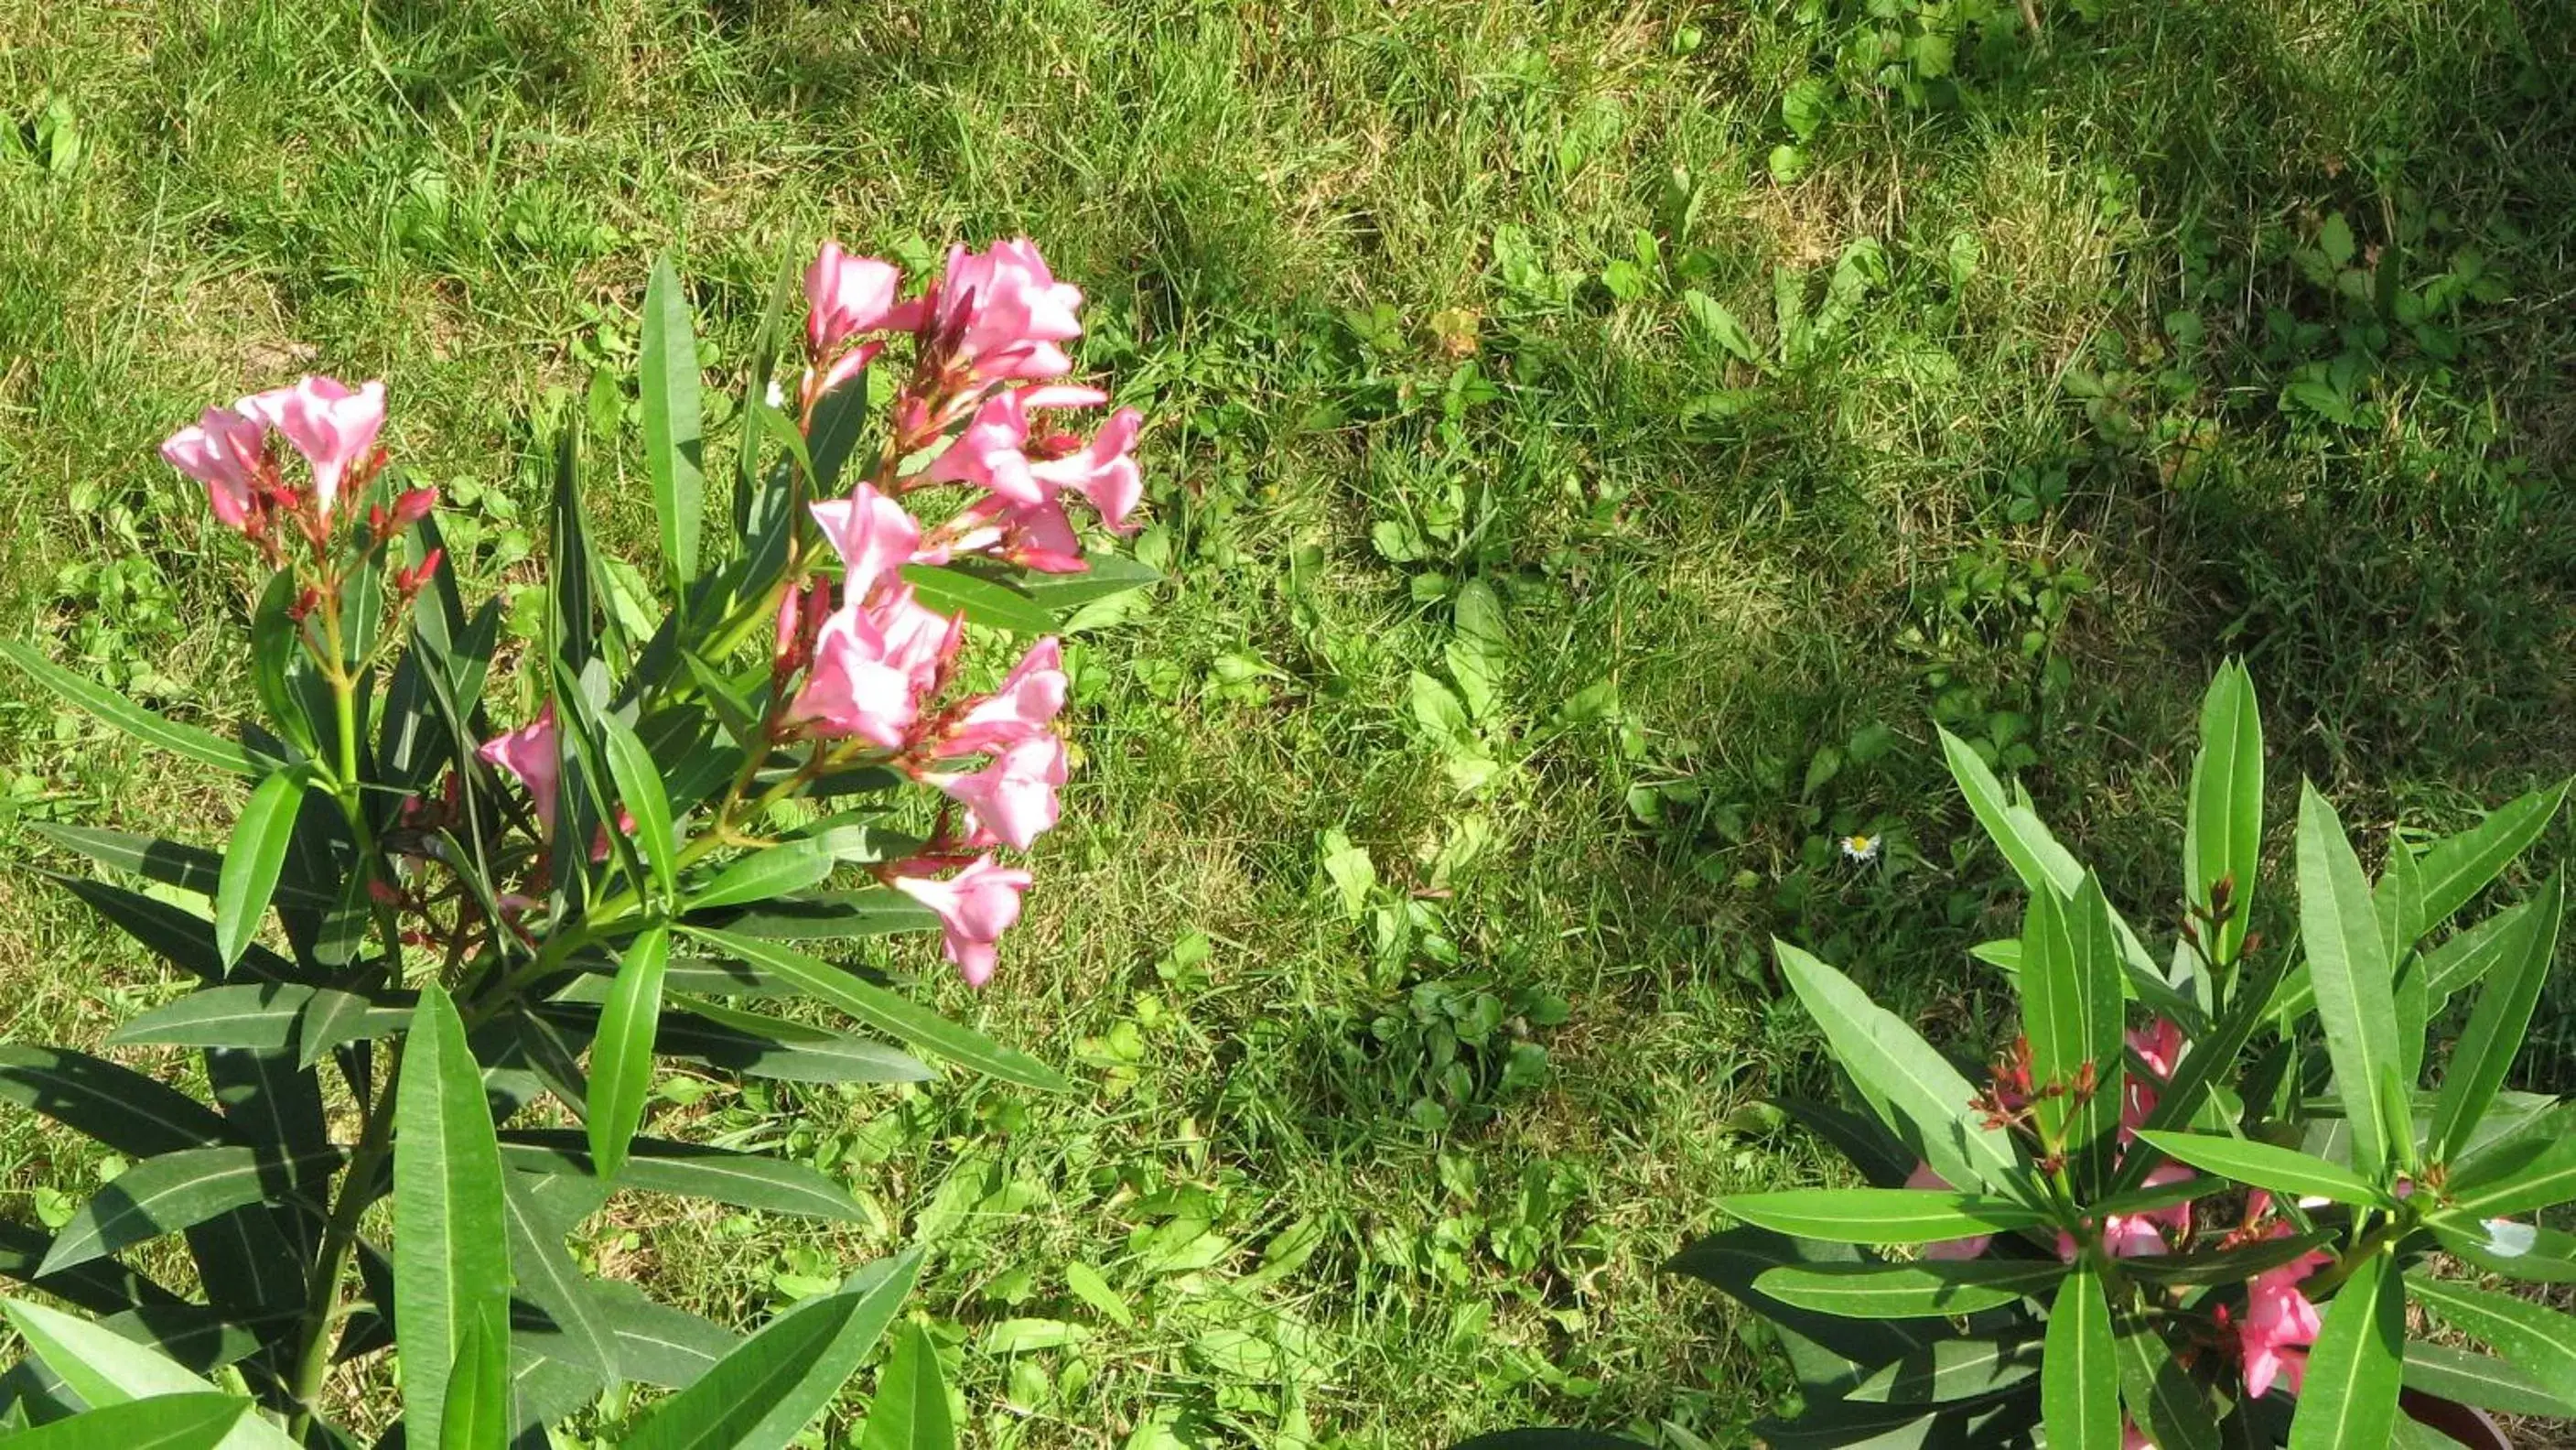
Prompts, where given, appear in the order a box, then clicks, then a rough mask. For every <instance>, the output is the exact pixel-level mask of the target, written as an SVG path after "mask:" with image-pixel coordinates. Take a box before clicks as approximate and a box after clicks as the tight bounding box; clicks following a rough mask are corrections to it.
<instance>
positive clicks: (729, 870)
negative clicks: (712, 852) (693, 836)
mask: <svg viewBox="0 0 2576 1450" xmlns="http://www.w3.org/2000/svg"><path fill="white" fill-rule="evenodd" d="M837 864H839V862H838V859H837V858H836V857H834V856H833V854H832V853H831V851H829V850H828V849H825V848H824V847H823V846H822V845H821V844H820V843H817V842H812V841H790V842H788V843H787V844H785V845H783V846H771V847H768V848H766V849H764V850H759V851H754V852H752V853H751V854H750V855H748V856H743V857H739V858H737V859H735V860H733V861H731V862H728V863H727V864H726V865H725V867H724V869H723V870H721V871H718V872H717V873H716V874H715V877H714V879H713V880H710V881H708V882H707V883H706V884H705V885H703V886H701V887H699V888H698V889H697V890H696V891H694V892H691V893H690V894H689V899H688V903H687V908H686V909H687V910H690V911H708V910H712V909H714V908H716V907H720V906H740V905H742V904H743V903H745V902H750V901H767V900H769V899H770V898H771V897H776V896H785V895H786V894H787V893H789V892H791V891H802V890H804V889H805V888H806V887H808V886H812V885H814V884H815V883H816V882H819V881H821V880H822V879H823V878H824V877H827V876H829V875H831V874H832V868H833V867H834V866H836V865H837Z"/></svg>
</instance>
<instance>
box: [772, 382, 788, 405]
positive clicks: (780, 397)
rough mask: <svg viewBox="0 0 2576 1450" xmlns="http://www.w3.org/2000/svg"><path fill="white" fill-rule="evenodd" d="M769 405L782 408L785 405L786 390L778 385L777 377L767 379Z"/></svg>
mask: <svg viewBox="0 0 2576 1450" xmlns="http://www.w3.org/2000/svg"><path fill="white" fill-rule="evenodd" d="M769 406H771V407H773V408H784V407H786V406H787V390H786V389H784V388H782V387H780V386H778V379H776V378H771V379H770V380H769Z"/></svg>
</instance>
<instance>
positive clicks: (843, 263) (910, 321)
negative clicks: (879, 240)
mask: <svg viewBox="0 0 2576 1450" xmlns="http://www.w3.org/2000/svg"><path fill="white" fill-rule="evenodd" d="M902 285H903V273H902V272H900V271H898V270H897V269H896V267H895V265H894V264H893V263H892V262H885V261H880V260H878V259H877V258H875V257H853V256H851V255H850V254H849V253H847V252H844V251H842V250H841V244H840V243H838V242H825V243H824V244H823V249H822V250H821V251H820V252H818V253H816V254H815V257H814V262H813V265H811V266H809V267H807V268H806V269H805V306H806V313H805V346H806V350H807V352H808V353H809V354H810V355H811V356H812V357H813V358H814V360H815V361H817V362H820V361H822V360H823V359H824V358H826V357H828V356H830V355H831V353H832V351H833V350H834V349H835V348H838V347H839V346H840V345H841V344H842V343H845V342H847V341H849V340H850V339H851V338H853V337H856V336H858V335H859V334H861V333H865V332H880V331H886V330H889V329H891V330H908V329H910V328H912V327H914V326H916V325H918V323H919V321H920V317H921V313H922V311H923V309H922V306H921V304H920V303H918V302H914V303H902V302H897V301H896V300H895V294H896V293H897V291H899V290H900V289H901V287H902Z"/></svg>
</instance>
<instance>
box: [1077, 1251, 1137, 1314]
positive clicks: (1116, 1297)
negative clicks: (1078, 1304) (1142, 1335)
mask: <svg viewBox="0 0 2576 1450" xmlns="http://www.w3.org/2000/svg"><path fill="white" fill-rule="evenodd" d="M1064 1287H1065V1288H1066V1289H1067V1290H1069V1291H1071V1292H1072V1294H1073V1297H1075V1298H1076V1299H1079V1300H1081V1301H1082V1302H1083V1303H1085V1304H1088V1305H1090V1306H1091V1307H1092V1308H1094V1309H1097V1310H1099V1311H1100V1312H1101V1313H1102V1314H1105V1315H1107V1316H1108V1317H1109V1318H1110V1319H1111V1320H1112V1321H1113V1322H1115V1323H1116V1324H1117V1325H1118V1326H1119V1327H1120V1328H1122V1329H1133V1328H1135V1327H1136V1311H1134V1310H1132V1309H1130V1308H1128V1307H1127V1300H1126V1298H1125V1297H1124V1296H1122V1295H1121V1294H1120V1293H1119V1292H1118V1291H1117V1290H1116V1289H1113V1288H1111V1287H1109V1281H1108V1279H1106V1278H1104V1277H1102V1275H1101V1273H1100V1271H1099V1270H1098V1269H1095V1268H1093V1267H1091V1266H1090V1265H1089V1264H1086V1263H1084V1262H1082V1261H1081V1260H1080V1259H1076V1260H1074V1261H1073V1262H1071V1263H1069V1264H1066V1265H1065V1266H1064Z"/></svg>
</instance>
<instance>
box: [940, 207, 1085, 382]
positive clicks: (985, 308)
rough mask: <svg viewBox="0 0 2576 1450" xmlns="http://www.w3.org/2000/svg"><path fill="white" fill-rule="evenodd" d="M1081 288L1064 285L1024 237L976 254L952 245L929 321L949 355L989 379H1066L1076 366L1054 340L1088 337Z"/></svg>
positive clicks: (1065, 340)
mask: <svg viewBox="0 0 2576 1450" xmlns="http://www.w3.org/2000/svg"><path fill="white" fill-rule="evenodd" d="M1081 306H1082V289H1081V288H1079V287H1075V286H1073V285H1072V284H1070V283H1066V282H1058V281H1057V280H1055V274H1054V273H1052V272H1050V271H1049V270H1047V264H1046V259H1045V258H1043V257H1041V256H1039V255H1038V249H1037V244H1036V243H1034V242H1030V241H1027V240H1025V239H1022V240H1015V241H1007V242H996V243H995V244H994V245H993V247H992V249H991V250H989V251H984V252H970V251H968V250H966V249H965V248H964V247H962V246H961V247H951V248H950V249H949V252H948V267H947V270H946V271H945V272H943V273H942V274H941V275H940V279H939V285H938V287H937V288H936V289H935V290H934V291H933V292H932V294H931V308H930V325H931V329H932V337H933V338H934V340H935V342H936V343H937V344H938V345H940V346H943V347H945V348H947V349H948V356H949V358H950V359H951V360H952V361H954V362H957V363H962V364H966V365H968V366H969V368H970V370H971V371H972V372H973V374H974V375H975V376H977V377H980V378H983V379H986V380H1013V379H1018V380H1035V379H1039V378H1049V377H1061V376H1063V375H1064V374H1065V373H1066V372H1068V371H1070V370H1071V368H1072V362H1071V360H1070V359H1068V358H1066V357H1065V355H1064V351H1063V349H1061V348H1059V347H1057V346H1056V345H1055V344H1057V343H1061V342H1068V341H1071V340H1072V339H1074V338H1076V337H1080V336H1081V335H1082V324H1081V322H1080V321H1078V320H1077V319H1076V318H1075V316H1074V313H1075V311H1076V309H1078V308H1080V307H1081Z"/></svg>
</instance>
